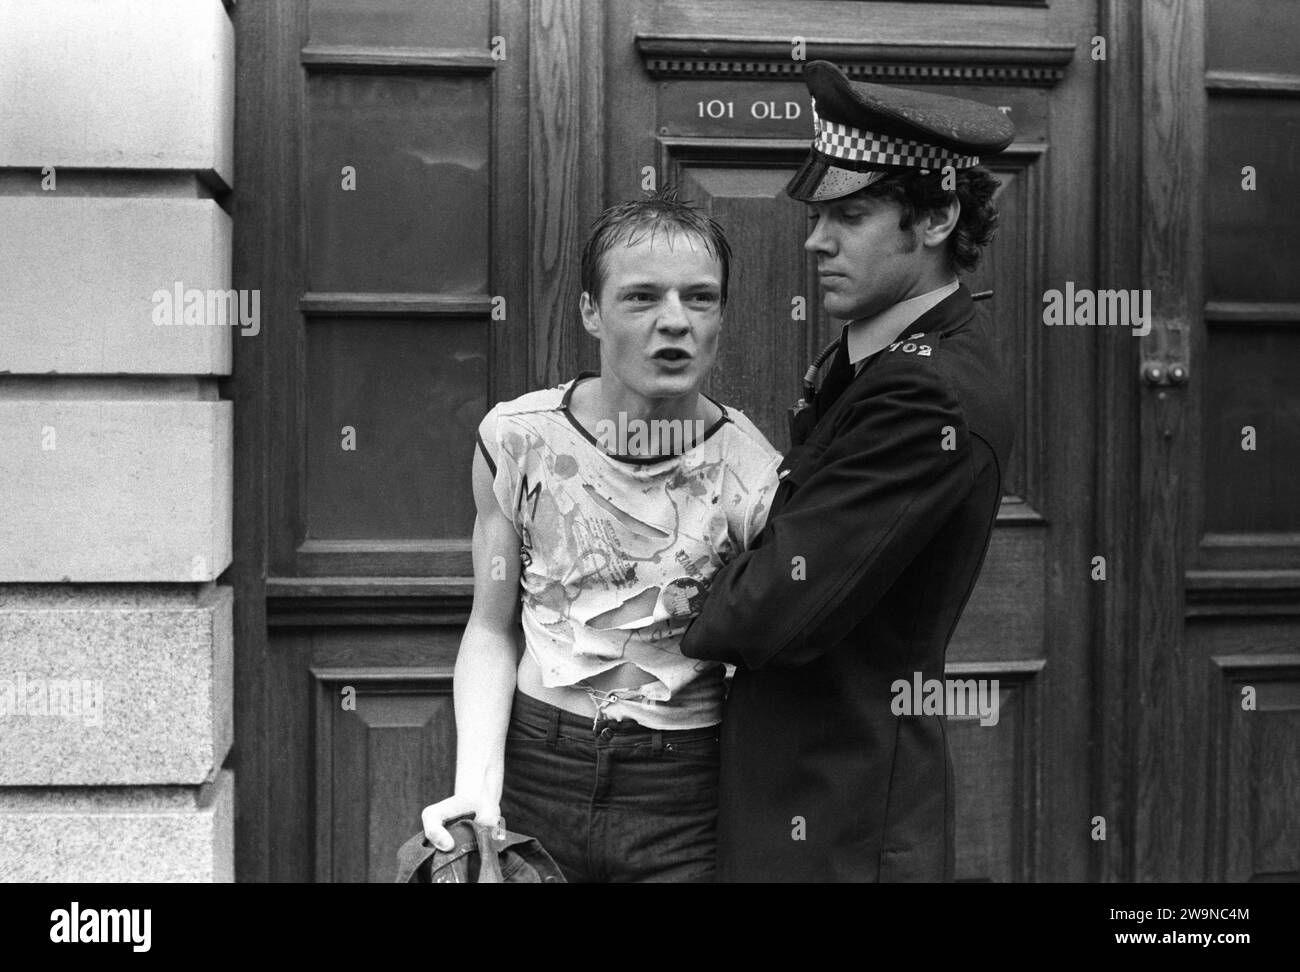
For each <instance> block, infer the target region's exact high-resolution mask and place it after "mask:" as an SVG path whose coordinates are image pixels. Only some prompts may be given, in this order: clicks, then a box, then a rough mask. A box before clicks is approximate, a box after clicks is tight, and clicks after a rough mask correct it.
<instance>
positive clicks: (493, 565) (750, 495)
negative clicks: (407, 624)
mask: <svg viewBox="0 0 1300 972" xmlns="http://www.w3.org/2000/svg"><path fill="white" fill-rule="evenodd" d="M729 267H730V249H729V246H728V244H727V241H726V238H725V237H724V235H723V233H722V230H721V228H720V227H719V226H718V225H717V223H715V222H714V221H713V220H712V219H710V218H708V217H707V216H704V215H702V214H700V213H698V212H697V211H695V210H693V209H691V208H689V207H687V206H684V205H681V204H679V203H677V202H675V201H672V200H671V199H670V198H665V197H659V198H656V199H652V200H647V201H644V202H635V203H627V204H625V205H622V206H615V207H614V208H612V209H609V210H607V211H606V212H605V213H604V214H603V215H602V216H601V217H600V218H599V219H598V220H597V221H596V224H595V226H594V228H593V231H592V234H591V237H590V239H589V240H588V242H587V246H586V250H585V252H584V254H583V261H582V286H583V289H584V291H585V292H584V293H583V295H582V300H581V311H582V322H583V326H584V327H585V328H586V329H587V331H588V332H589V333H591V334H592V335H593V336H594V337H595V338H596V339H597V340H598V341H599V342H600V361H601V371H600V373H599V375H596V374H593V373H583V374H581V375H579V376H578V377H577V378H576V379H574V380H572V381H569V382H567V383H565V384H563V385H560V386H558V387H556V388H551V389H546V390H544V391H538V392H533V393H531V394H528V395H524V396H522V397H520V398H516V399H515V400H513V401H510V402H503V403H501V404H500V405H497V406H496V407H495V408H493V409H492V411H491V412H489V413H488V415H487V417H486V418H485V419H484V420H483V423H482V425H481V426H480V427H479V440H480V441H479V451H478V453H477V454H476V455H475V458H474V471H473V477H474V494H475V499H476V502H477V505H478V517H477V520H476V522H475V527H474V605H473V609H472V611H471V615H470V618H469V622H468V624H467V625H466V627H465V634H464V637H463V639H462V641H461V648H460V654H459V656H458V657H457V660H456V671H455V706H456V729H457V737H458V739H457V750H456V790H455V793H454V794H453V795H452V796H451V797H449V798H447V799H445V800H442V801H441V802H439V803H436V804H434V805H432V806H430V807H427V808H426V809H425V811H424V827H425V832H426V834H427V835H428V837H429V839H430V841H431V842H433V843H434V844H436V845H438V846H440V847H444V848H447V847H450V846H451V838H450V835H449V834H448V833H447V831H446V829H445V827H444V826H443V824H444V823H445V821H447V820H448V819H450V818H452V817H455V816H458V815H460V814H463V813H470V812H472V813H475V814H476V815H477V817H478V819H479V820H481V821H486V822H494V821H499V820H500V818H501V817H502V814H503V813H504V818H505V825H506V826H508V827H509V828H510V829H511V830H514V831H517V832H519V833H525V834H528V835H530V836H533V837H537V838H538V839H539V840H540V841H541V842H542V845H543V846H544V847H545V848H546V849H547V850H548V851H549V852H550V853H551V855H552V856H553V857H554V858H555V860H556V862H557V863H558V864H559V865H560V867H561V869H562V870H563V871H564V873H565V876H566V877H567V878H568V879H569V880H571V881H591V880H595V881H599V880H610V881H705V880H711V879H712V877H713V872H714V855H715V835H714V826H715V820H716V815H717V775H718V722H719V720H720V719H721V714H722V698H723V676H724V671H725V669H724V666H723V665H722V664H721V663H719V662H701V661H694V660H692V659H689V658H684V657H683V656H682V654H681V653H680V651H679V650H678V640H679V639H680V637H681V633H682V631H683V630H685V627H686V625H687V623H688V622H689V621H690V619H691V618H692V617H693V616H694V614H695V612H696V610H697V608H698V603H699V601H700V593H701V591H702V590H703V588H704V587H705V586H707V584H708V582H709V580H710V578H712V576H713V575H714V574H715V573H716V572H717V570H718V568H719V567H721V566H722V564H723V563H725V562H726V561H728V560H730V559H731V558H733V557H734V556H735V555H736V554H738V553H740V551H741V550H743V549H744V548H745V547H746V546H748V544H749V542H750V540H751V539H752V538H753V537H754V535H755V534H756V533H757V532H758V530H759V529H761V527H762V524H763V520H764V517H765V514H766V506H767V503H768V502H769V500H770V498H771V495H772V493H773V492H774V491H775V486H776V466H777V465H778V464H779V462H780V455H779V454H778V453H776V452H775V450H773V448H772V447H771V445H770V444H769V443H768V442H767V440H766V439H765V438H764V437H763V435H762V433H760V432H759V431H758V430H757V429H756V428H755V427H754V426H753V424H752V423H751V422H750V421H749V420H748V419H747V418H745V416H744V415H742V414H741V413H740V412H738V411H735V410H734V409H728V408H726V407H724V406H723V405H721V404H719V403H717V402H715V401H713V399H711V398H709V397H708V396H707V395H703V394H702V393H701V392H700V386H701V384H702V383H703V381H704V379H705V377H706V376H707V375H708V373H709V371H710V369H711V368H712V366H713V361H714V357H715V354H716V352H717V346H718V339H719V336H720V334H721V330H722V321H723V310H724V308H725V306H726V301H727V278H728V272H729ZM521 611H522V621H523V632H522V636H523V644H522V645H520V644H519V640H520V639H519V623H520V614H521Z"/></svg>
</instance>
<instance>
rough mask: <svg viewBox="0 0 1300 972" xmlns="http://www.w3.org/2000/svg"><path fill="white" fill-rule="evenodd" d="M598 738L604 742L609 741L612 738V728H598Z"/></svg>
mask: <svg viewBox="0 0 1300 972" xmlns="http://www.w3.org/2000/svg"><path fill="white" fill-rule="evenodd" d="M600 738H601V739H603V740H605V742H609V741H610V740H611V739H613V738H614V730H613V729H602V730H600Z"/></svg>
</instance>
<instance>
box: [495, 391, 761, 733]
mask: <svg viewBox="0 0 1300 972" xmlns="http://www.w3.org/2000/svg"><path fill="white" fill-rule="evenodd" d="M585 377H588V373H583V374H582V375H579V376H578V378H576V379H573V380H572V381H569V382H566V383H565V384H563V385H559V386H557V387H555V388H548V389H543V390H542V391H537V392H532V393H530V394H527V395H523V396H521V397H519V398H516V399H514V400H513V401H509V402H502V403H501V404H499V405H498V406H497V407H496V415H497V420H496V442H495V443H494V444H493V446H494V447H493V448H491V449H487V448H484V454H485V456H486V457H487V459H488V463H489V466H494V468H493V470H492V471H493V476H494V479H493V491H494V492H495V494H496V497H497V501H498V502H499V503H500V505H501V509H502V510H503V511H504V512H505V514H506V516H507V518H509V520H510V521H511V522H512V523H513V524H514V526H515V530H516V531H517V532H518V534H519V537H520V542H521V549H520V557H521V560H522V570H521V576H520V585H521V588H522V597H523V611H522V614H523V627H524V639H525V643H526V645H527V650H528V651H529V653H530V654H531V655H532V657H533V660H534V661H535V662H536V663H537V665H538V667H539V668H540V670H541V675H542V683H543V684H544V685H546V686H547V687H552V688H553V687H563V686H576V687H578V688H588V686H586V685H584V684H583V683H584V680H586V679H590V678H593V677H595V676H597V675H599V674H601V673H602V672H606V671H609V670H611V669H614V668H617V667H619V666H621V665H624V664H625V663H631V664H632V665H634V666H636V669H625V671H635V670H639V671H640V673H642V674H641V675H638V676H637V677H636V678H635V679H633V680H634V681H636V682H638V683H639V684H635V685H633V684H628V685H620V686H619V689H618V690H617V691H614V692H613V693H612V698H611V696H610V694H609V693H606V692H601V693H599V697H598V696H597V694H593V696H592V697H593V701H597V702H598V704H600V705H601V706H602V708H603V711H604V713H605V715H606V716H607V717H609V718H611V719H624V718H629V719H634V720H636V721H637V722H639V723H641V724H642V725H645V726H648V727H650V728H654V729H681V728H698V727H703V726H710V725H714V724H716V723H717V722H719V721H720V720H721V712H722V698H723V691H724V690H723V675H724V671H725V669H724V666H723V665H722V664H721V663H718V662H712V661H697V660H695V659H692V658H686V657H685V656H683V655H682V654H681V652H680V650H679V648H678V644H679V642H680V640H681V636H682V633H683V632H684V631H685V629H686V627H687V625H688V624H689V623H690V621H691V619H692V618H693V617H695V615H696V614H698V613H699V607H700V604H701V603H702V601H703V597H704V594H705V592H706V590H707V587H708V584H709V581H710V580H711V579H712V577H713V574H714V573H715V572H716V571H717V570H718V568H719V567H721V566H722V565H723V564H725V563H726V562H728V561H729V560H731V559H732V558H734V557H735V556H736V555H737V554H738V553H740V552H741V551H743V550H745V549H746V548H747V547H748V546H749V545H750V543H751V542H752V541H753V540H754V538H755V537H757V535H758V534H759V533H760V532H761V531H762V529H763V526H764V523H765V521H766V518H767V509H768V506H769V505H770V503H771V499H772V494H773V493H774V492H775V490H776V486H777V467H778V466H779V464H780V461H781V455H780V453H778V452H777V451H776V450H775V449H773V448H772V446H771V444H770V443H768V441H767V439H766V438H764V436H763V434H762V433H761V432H760V431H759V430H758V429H757V428H756V427H755V426H754V424H753V423H752V422H750V420H749V419H748V418H746V417H745V416H744V414H743V413H741V412H739V411H737V410H735V409H727V408H726V407H725V406H722V405H721V404H718V403H715V404H718V407H719V409H720V410H721V412H722V417H721V418H720V419H719V420H718V421H717V422H716V423H715V424H714V425H713V426H711V427H710V428H709V429H707V430H705V431H704V434H703V436H702V437H701V438H699V439H698V441H695V442H694V445H693V446H692V447H690V448H686V449H684V451H682V453H681V454H680V455H669V456H664V457H662V458H660V457H653V456H651V457H644V456H614V455H611V454H610V453H609V452H608V451H606V450H605V449H604V448H603V447H602V446H601V444H600V443H599V442H598V441H597V440H596V438H595V437H593V436H592V434H591V433H590V432H589V431H588V430H587V429H585V428H584V427H583V426H582V425H581V424H580V423H579V422H578V420H577V419H576V418H575V417H574V416H573V414H572V412H570V411H569V399H570V397H571V396H572V393H573V388H574V386H575V385H576V384H577V383H578V382H579V381H581V380H582V379H583V378H585ZM480 445H481V446H482V445H483V444H482V443H480ZM493 455H495V457H496V462H495V463H493V461H492V460H493Z"/></svg>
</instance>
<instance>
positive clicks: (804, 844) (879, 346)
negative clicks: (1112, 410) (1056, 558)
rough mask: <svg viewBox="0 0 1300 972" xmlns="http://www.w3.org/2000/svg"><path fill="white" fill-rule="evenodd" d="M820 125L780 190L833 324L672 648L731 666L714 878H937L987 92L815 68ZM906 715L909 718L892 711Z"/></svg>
mask: <svg viewBox="0 0 1300 972" xmlns="http://www.w3.org/2000/svg"><path fill="white" fill-rule="evenodd" d="M804 79H805V81H806V83H807V85H808V89H809V91H810V92H811V94H812V97H813V99H814V105H813V107H814V113H813V120H814V125H815V129H816V138H815V140H814V141H813V143H812V147H811V151H810V152H809V155H808V157H807V159H806V161H805V162H804V164H803V166H802V167H801V168H800V170H799V171H798V173H797V174H796V175H795V177H794V178H793V179H792V180H791V182H790V183H789V185H788V186H787V187H786V192H787V193H788V194H789V195H790V196H791V197H793V198H795V199H798V200H801V201H803V202H805V203H807V204H808V207H809V217H810V220H811V222H812V228H811V232H810V235H809V237H808V239H807V241H806V242H805V243H804V248H805V249H806V250H807V251H808V252H809V253H811V254H813V255H814V256H815V257H816V259H817V267H818V273H819V276H820V283H821V288H822V298H823V304H824V306H825V308H826V311H827V313H828V314H830V315H831V316H832V317H835V318H839V319H841V320H848V321H849V322H850V323H849V324H847V325H846V326H845V328H844V331H843V333H842V335H841V339H840V341H839V343H838V345H837V347H836V351H835V356H834V358H833V360H832V362H831V365H830V368H829V370H828V372H827V374H826V377H825V380H824V381H823V383H822V386H821V388H820V390H817V391H816V392H815V394H814V396H813V401H812V402H810V403H808V407H807V408H805V409H804V410H802V412H801V414H800V416H799V418H798V419H797V421H796V422H795V440H796V441H795V443H794V447H793V448H792V449H791V451H790V452H789V454H788V455H787V456H786V457H785V460H784V462H783V464H782V466H781V470H780V474H781V476H782V477H783V478H782V482H781V486H780V488H779V490H778V492H777V494H776V496H775V497H774V500H773V504H772V509H771V511H770V513H769V516H768V520H767V526H766V528H765V529H764V531H763V533H762V534H761V536H760V538H759V539H758V542H757V544H756V545H755V547H754V548H753V549H751V550H750V551H748V552H746V553H743V554H741V555H740V556H739V557H737V558H736V559H735V560H734V561H732V562H731V563H730V564H728V565H727V566H726V567H724V568H722V569H721V570H720V571H719V572H718V574H717V575H716V576H715V577H714V579H713V582H712V585H711V587H710V592H709V596H708V600H707V601H706V602H705V605H704V608H703V612H702V613H701V615H700V616H699V617H698V618H697V619H696V620H695V621H694V622H693V623H692V625H691V627H690V628H689V629H688V631H687V632H686V635H685V637H684V639H683V641H682V652H683V653H684V654H686V655H688V656H691V657H694V658H708V659H719V660H722V661H727V662H732V663H734V664H735V665H737V666H738V670H737V671H736V674H735V678H734V681H733V684H732V687H731V693H730V697H729V699H728V702H727V709H726V712H725V717H724V720H723V730H722V732H723V738H722V745H723V749H722V760H723V763H722V778H721V787H722V794H721V806H720V810H719V824H718V840H719V846H718V851H719V861H718V863H719V873H720V877H721V879H723V880H739V881H754V880H758V881H763V880H795V881H831V880H839V881H845V880H853V881H861V880H868V881H871V880H880V881H937V880H948V879H951V876H952V866H953V802H954V791H953V779H952V771H951V763H950V760H949V755H948V748H947V742H946V739H945V736H944V717H943V716H942V715H940V714H935V713H933V712H927V713H916V712H914V711H913V710H912V708H911V706H910V705H909V706H906V707H900V706H899V705H898V690H897V689H896V687H895V686H896V683H898V682H900V681H905V682H906V683H907V684H908V685H909V686H910V685H913V684H916V682H915V679H916V678H917V677H919V679H920V680H921V684H925V683H927V682H928V681H929V680H932V679H938V680H940V681H942V680H943V678H944V655H945V652H946V650H947V646H948V640H949V638H950V637H951V635H952V631H953V629H954V628H955V627H956V625H957V621H958V619H959V618H960V616H961V613H962V609H963V608H964V607H965V604H966V599H967V597H968V596H969V595H970V591H971V588H972V587H973V586H974V584H975V580H976V577H977V576H978V575H979V571H980V567H981V565H982V563H983V560H984V555H985V552H986V550H987V548H988V542H989V537H990V535H991V533H992V530H993V525H994V520H995V518H996V516H997V511H998V506H999V502H1000V500H1001V495H1002V489H1001V481H1002V470H1004V469H1005V468H1006V464H1007V457H1008V454H1009V453H1010V451H1011V446H1012V439H1013V413H1012V409H1011V407H1010V404H1009V401H1008V399H1007V397H1006V395H1005V393H1004V388H1005V387H1006V377H1005V375H1004V374H1003V372H1002V370H1001V369H1000V368H999V365H998V362H997V360H996V356H995V354H994V348H993V336H992V334H991V332H990V327H989V326H988V325H987V324H986V323H984V321H983V319H982V318H980V319H977V317H976V315H975V312H974V311H975V309H974V304H973V303H972V299H971V293H970V291H969V290H968V289H967V288H966V287H965V286H964V285H963V284H961V283H959V282H958V279H957V277H958V274H959V273H961V272H966V271H969V270H971V269H973V268H974V266H975V264H976V262H977V261H978V259H979V255H980V250H981V248H982V247H983V246H984V245H985V244H987V243H988V242H989V240H990V239H991V236H992V231H993V226H994V224H995V223H996V219H997V213H996V209H995V207H994V204H993V201H992V200H993V192H994V190H995V189H996V187H997V185H998V183H997V181H996V180H994V179H993V178H992V177H991V176H990V175H989V173H988V172H987V170H985V169H983V168H981V167H980V166H979V157H980V156H981V155H987V154H989V153H992V152H998V151H1000V150H1002V149H1003V148H1005V147H1006V146H1007V145H1008V144H1009V143H1010V141H1011V137H1012V132H1013V129H1012V125H1011V123H1010V121H1009V120H1008V119H1007V118H1006V117H1005V116H1004V115H1002V114H1001V113H1000V112H998V111H997V110H996V109H994V108H991V107H988V106H985V105H981V104H977V103H975V102H971V101H966V100H963V99H956V98H947V97H941V96H938V95H935V94H931V93H928V92H922V91H909V90H905V89H902V88H895V87H885V86H881V85H874V84H864V83H858V82H851V81H850V80H849V79H848V78H847V77H846V76H845V75H844V74H843V72H841V71H840V70H839V69H838V68H836V67H835V66H834V65H832V64H830V63H828V62H825V61H815V62H812V63H810V64H808V65H807V66H806V68H805V71H804ZM900 713H901V714H900Z"/></svg>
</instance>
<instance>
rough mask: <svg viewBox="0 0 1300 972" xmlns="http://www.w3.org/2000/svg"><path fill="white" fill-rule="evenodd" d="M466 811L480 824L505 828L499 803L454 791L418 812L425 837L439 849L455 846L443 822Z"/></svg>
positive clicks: (445, 849) (448, 848)
mask: <svg viewBox="0 0 1300 972" xmlns="http://www.w3.org/2000/svg"><path fill="white" fill-rule="evenodd" d="M467 813H472V814H474V819H475V820H477V821H478V822H479V823H481V824H490V825H493V826H495V827H496V829H497V830H498V831H502V830H504V829H505V822H504V821H503V820H502V819H501V807H500V805H499V804H497V803H495V802H489V801H485V800H483V799H482V798H481V797H479V796H477V795H473V794H460V793H455V794H452V795H451V796H449V797H447V799H445V800H439V801H438V802H437V803H433V804H430V805H429V806H427V807H425V808H424V811H423V812H422V813H421V814H420V819H421V821H423V823H424V836H425V839H426V840H428V841H429V843H430V844H432V845H433V846H434V847H436V848H438V850H440V851H449V850H451V849H452V848H453V847H455V846H456V841H455V840H454V839H453V838H452V836H451V833H450V832H449V831H448V830H447V828H446V827H444V826H443V824H445V823H446V822H447V821H448V820H452V819H454V818H456V817H460V816H463V815H464V814H467Z"/></svg>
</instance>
